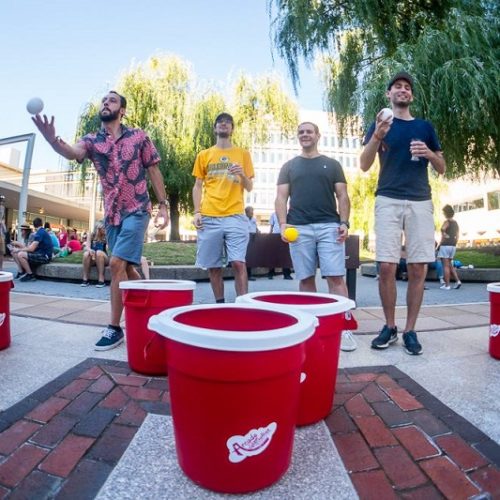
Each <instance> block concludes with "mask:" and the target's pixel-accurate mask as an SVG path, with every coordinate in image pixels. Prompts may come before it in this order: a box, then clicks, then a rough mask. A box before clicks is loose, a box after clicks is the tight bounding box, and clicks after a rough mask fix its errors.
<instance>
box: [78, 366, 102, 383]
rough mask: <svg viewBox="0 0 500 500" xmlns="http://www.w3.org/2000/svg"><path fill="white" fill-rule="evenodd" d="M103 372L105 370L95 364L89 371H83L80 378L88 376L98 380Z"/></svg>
mask: <svg viewBox="0 0 500 500" xmlns="http://www.w3.org/2000/svg"><path fill="white" fill-rule="evenodd" d="M102 374H103V371H102V370H101V368H100V367H99V366H93V367H92V368H89V369H88V370H87V371H85V372H84V373H82V374H81V375H80V378H86V379H89V380H97V379H98V378H99V377H100V376H101V375H102Z"/></svg>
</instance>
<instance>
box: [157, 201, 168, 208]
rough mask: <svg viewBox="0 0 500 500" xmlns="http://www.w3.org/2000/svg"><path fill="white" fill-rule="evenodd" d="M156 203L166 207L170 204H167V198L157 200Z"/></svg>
mask: <svg viewBox="0 0 500 500" xmlns="http://www.w3.org/2000/svg"><path fill="white" fill-rule="evenodd" d="M158 205H165V207H166V208H169V206H170V205H169V204H168V202H167V200H161V201H159V202H158Z"/></svg>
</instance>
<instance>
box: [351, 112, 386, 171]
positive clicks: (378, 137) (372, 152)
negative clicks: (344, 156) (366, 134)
mask: <svg viewBox="0 0 500 500" xmlns="http://www.w3.org/2000/svg"><path fill="white" fill-rule="evenodd" d="M391 125H392V117H390V118H388V119H386V120H382V111H380V113H379V114H378V115H377V118H376V121H375V130H374V131H373V134H372V136H371V137H370V140H369V141H368V143H367V144H366V145H365V147H364V149H363V151H362V152H361V155H360V157H359V166H360V168H361V170H362V171H363V172H366V171H368V170H369V169H370V167H371V166H372V165H373V162H374V161H375V156H376V155H377V151H378V148H379V147H380V144H381V143H382V141H383V140H384V137H385V136H386V135H387V132H389V129H390V128H391Z"/></svg>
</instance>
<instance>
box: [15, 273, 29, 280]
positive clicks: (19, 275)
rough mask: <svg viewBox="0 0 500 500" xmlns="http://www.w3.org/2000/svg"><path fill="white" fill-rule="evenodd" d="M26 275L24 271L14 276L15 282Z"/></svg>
mask: <svg viewBox="0 0 500 500" xmlns="http://www.w3.org/2000/svg"><path fill="white" fill-rule="evenodd" d="M25 274H26V273H25V272H24V271H17V274H16V275H15V276H14V279H15V280H18V279H19V278H22V277H23V276H24V275H25Z"/></svg>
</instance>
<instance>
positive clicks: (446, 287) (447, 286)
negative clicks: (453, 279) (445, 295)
mask: <svg viewBox="0 0 500 500" xmlns="http://www.w3.org/2000/svg"><path fill="white" fill-rule="evenodd" d="M439 288H440V289H441V290H451V286H449V285H446V283H444V284H442V285H441V286H440V287H439Z"/></svg>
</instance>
